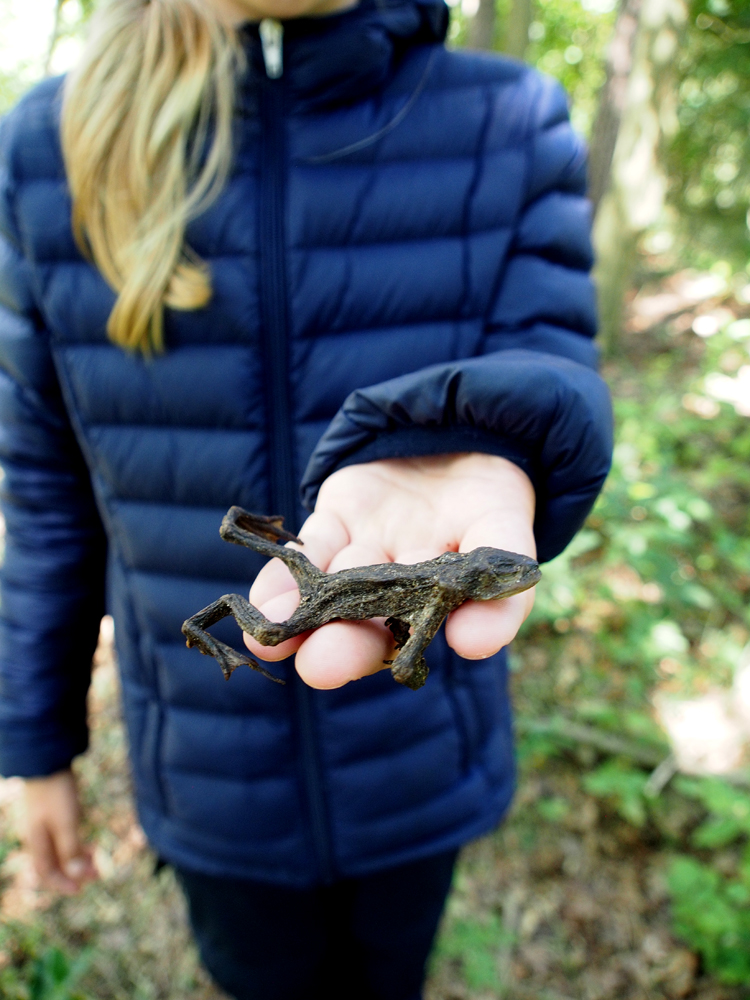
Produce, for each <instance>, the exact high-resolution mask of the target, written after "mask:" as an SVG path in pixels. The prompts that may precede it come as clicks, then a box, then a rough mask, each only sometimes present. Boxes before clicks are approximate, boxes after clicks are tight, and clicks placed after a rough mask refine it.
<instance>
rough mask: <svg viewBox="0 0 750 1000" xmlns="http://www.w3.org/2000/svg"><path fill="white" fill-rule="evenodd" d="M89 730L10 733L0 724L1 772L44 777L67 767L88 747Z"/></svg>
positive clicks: (26, 776) (29, 776)
mask: <svg viewBox="0 0 750 1000" xmlns="http://www.w3.org/2000/svg"><path fill="white" fill-rule="evenodd" d="M88 745H89V737H88V730H86V729H84V730H83V731H82V732H79V733H76V734H75V736H71V735H68V734H65V735H60V734H52V733H50V734H39V733H34V734H32V733H30V732H24V733H23V734H21V733H15V734H14V733H13V732H12V730H9V729H8V728H7V727H6V726H2V727H0V774H1V775H2V776H3V777H4V778H45V777H47V776H48V775H50V774H55V773H56V772H57V771H64V770H66V769H67V768H69V767H70V765H71V762H72V761H73V758H74V757H77V756H78V755H79V754H82V753H85V752H86V750H88Z"/></svg>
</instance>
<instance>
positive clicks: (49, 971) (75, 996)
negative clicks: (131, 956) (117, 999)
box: [0, 921, 93, 1000]
mask: <svg viewBox="0 0 750 1000" xmlns="http://www.w3.org/2000/svg"><path fill="white" fill-rule="evenodd" d="M90 961H91V954H90V951H89V950H88V949H86V948H84V949H83V950H82V951H80V952H79V953H78V954H77V956H76V957H75V958H71V957H70V956H69V955H68V954H67V953H66V952H65V951H64V950H63V949H62V948H60V947H59V946H58V945H57V944H51V943H50V942H49V941H48V940H45V935H44V934H43V933H42V931H41V929H40V928H39V927H35V926H34V925H30V924H27V923H20V922H18V921H5V922H3V923H2V924H1V925H0V996H2V998H3V1000H93V998H92V997H91V995H90V994H88V993H83V992H81V991H80V990H79V989H78V988H77V987H78V983H79V980H80V979H81V977H82V976H83V975H84V973H85V972H86V970H87V968H88V966H89V964H90Z"/></svg>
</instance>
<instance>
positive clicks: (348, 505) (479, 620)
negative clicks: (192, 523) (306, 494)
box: [245, 453, 536, 688]
mask: <svg viewBox="0 0 750 1000" xmlns="http://www.w3.org/2000/svg"><path fill="white" fill-rule="evenodd" d="M534 501H535V497H534V490H533V487H532V485H531V482H530V481H529V479H528V477H527V476H526V474H525V473H524V472H522V471H521V469H520V468H519V467H518V466H517V465H514V464H513V463H512V462H509V461H507V460H506V459H504V458H499V457H497V456H495V455H485V454H474V453H472V454H461V455H439V456H435V457H426V458H414V459H390V460H387V461H382V462H369V463H366V464H363V465H351V466H348V467H347V468H344V469H340V470H339V471H338V472H335V473H334V474H333V475H332V476H330V478H329V479H327V480H326V481H325V483H323V486H322V488H321V490H320V494H319V496H318V502H317V504H316V507H315V513H314V514H312V515H311V516H310V517H309V518H308V519H307V521H306V522H305V524H304V526H303V527H302V530H301V531H300V537H301V538H302V540H303V541H304V543H305V547H304V552H305V554H306V555H307V556H308V558H309V559H310V560H311V561H312V562H313V563H315V565H316V566H319V567H320V568H321V569H323V570H326V572H329V573H333V572H334V571H335V570H339V569H345V568H346V567H350V566H367V565H371V564H373V563H380V562H400V563H415V562H421V561H422V560H425V559H433V558H434V557H435V556H439V555H440V553H441V552H446V551H448V550H453V551H459V552H468V551H470V550H471V549H475V548H478V547H479V546H480V545H492V546H494V547H496V548H499V549H508V550H510V551H511V552H520V553H523V554H524V555H529V556H535V555H536V548H535V545H534V534H533V531H532V525H533V522H534ZM250 601H251V602H252V603H253V604H254V605H255V606H256V607H257V608H259V609H260V610H261V611H262V612H263V614H265V615H266V617H267V618H270V619H271V620H272V621H285V620H286V619H287V618H289V616H290V615H291V614H292V612H293V611H294V609H295V608H296V607H297V604H298V603H299V591H298V590H297V587H296V584H295V583H294V580H293V578H292V576H291V574H290V573H289V570H288V569H287V568H286V567H285V566H284V564H283V563H281V562H280V561H279V560H278V559H274V560H272V561H271V562H270V563H268V565H267V566H265V567H264V569H263V570H262V571H261V572H260V574H259V575H258V577H257V579H256V581H255V583H254V584H253V588H252V590H251V591H250ZM533 604H534V591H533V590H529V591H526V592H524V593H523V594H516V595H514V596H513V597H508V598H506V599H504V600H501V601H487V602H483V603H479V602H475V601H467V602H466V603H465V604H463V605H462V606H461V607H460V608H457V609H456V610H455V611H454V612H453V613H452V614H451V615H449V617H448V620H447V622H446V637H447V640H448V643H449V645H451V646H452V647H453V649H455V651H456V652H457V653H458V654H459V655H460V656H464V657H467V658H468V659H477V660H478V659H483V658H484V657H486V656H491V655H492V654H493V653H496V652H497V651H498V650H499V649H502V647H503V646H506V645H507V644H508V643H509V642H510V641H511V640H512V639H513V638H514V636H515V635H516V632H517V631H518V629H519V628H520V626H521V624H522V622H523V621H524V619H525V618H526V617H527V616H528V614H529V612H530V611H531V608H532V606H533ZM245 642H246V644H247V646H248V648H249V649H250V651H251V652H252V654H253V656H257V657H259V658H262V659H264V660H281V659H284V658H285V657H287V656H289V655H291V654H292V653H294V652H296V653H297V658H296V666H297V670H298V672H299V674H300V676H301V677H302V679H303V680H304V681H305V682H306V683H307V684H309V685H310V686H311V687H315V688H336V687H341V686H342V685H343V684H346V683H347V682H348V681H352V680H357V679H359V678H360V677H364V676H366V675H367V674H372V673H375V672H376V671H378V670H383V669H385V666H384V664H383V660H387V659H392V656H393V637H392V636H391V633H390V631H389V630H388V629H387V628H386V627H385V625H384V624H383V622H382V621H380V620H374V621H365V622H343V621H338V622H330V623H329V624H328V625H324V626H323V627H322V628H319V629H316V630H315V631H314V632H311V633H307V634H305V635H302V636H297V637H296V638H295V639H289V640H288V641H287V642H284V643H281V644H280V645H278V646H275V647H269V646H261V645H260V643H258V642H257V641H256V640H255V639H253V638H252V637H251V636H249V635H245Z"/></svg>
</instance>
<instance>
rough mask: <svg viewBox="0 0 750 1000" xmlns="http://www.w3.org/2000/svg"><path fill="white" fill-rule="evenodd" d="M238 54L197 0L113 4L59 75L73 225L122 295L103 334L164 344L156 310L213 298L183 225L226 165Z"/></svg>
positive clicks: (132, 344) (136, 347)
mask: <svg viewBox="0 0 750 1000" xmlns="http://www.w3.org/2000/svg"><path fill="white" fill-rule="evenodd" d="M240 58H241V56H240V52H239V48H238V46H237V44H236V39H235V36H234V34H233V32H232V29H231V28H230V27H228V26H227V25H225V24H224V23H223V22H221V21H220V20H219V19H218V18H217V16H216V15H215V14H213V12H212V11H211V9H210V7H209V5H208V3H204V2H203V0H109V3H107V4H106V5H105V7H104V8H103V10H102V11H101V12H100V13H99V14H98V15H97V16H96V18H95V20H94V23H93V25H92V34H91V38H90V40H89V42H88V45H87V47H86V49H85V51H84V54H83V58H82V60H81V62H80V64H79V65H78V67H77V68H76V69H75V70H74V71H73V72H72V73H71V75H70V76H69V78H68V80H67V82H66V86H65V94H64V103H63V115H62V146H63V154H64V157H65V165H66V171H67V176H68V183H69V185H70V190H71V195H72V199H73V215H72V224H73V233H74V235H75V238H76V242H77V243H78V245H79V247H80V248H81V250H82V252H83V253H84V254H85V255H86V256H87V257H88V258H89V259H90V260H92V261H93V263H94V264H95V265H96V266H97V268H98V269H99V271H100V272H101V273H102V275H103V276H104V278H105V279H106V281H107V282H108V283H109V284H110V285H111V286H112V288H113V289H114V290H115V291H116V292H117V293H118V297H117V301H116V302H115V306H114V308H113V310H112V313H111V315H110V317H109V321H108V323H107V334H108V336H109V338H110V340H112V341H114V343H116V344H118V345H119V346H121V347H124V348H126V349H128V350H131V351H140V352H142V353H143V354H145V355H148V354H151V353H152V352H155V351H156V352H158V351H160V350H162V349H163V344H164V335H163V327H164V307H165V306H168V307H170V308H172V309H186V310H190V309H200V308H201V307H202V306H205V305H206V304H207V303H208V302H209V300H210V298H211V294H212V288H211V275H210V273H209V270H208V268H207V266H206V265H205V263H204V262H203V261H202V260H200V258H199V257H198V256H197V254H196V253H194V251H192V250H191V249H190V247H188V246H187V245H186V244H185V229H186V226H187V223H188V221H189V220H190V219H191V218H194V217H195V216H196V215H198V214H199V213H200V212H201V211H203V209H205V208H206V206H207V205H208V204H209V202H210V201H211V200H212V199H213V198H215V197H216V195H217V194H218V193H219V191H220V190H221V188H222V186H223V185H224V183H225V181H226V178H227V175H228V173H229V168H230V163H231V139H232V113H233V108H234V90H235V79H236V73H237V69H238V66H239V62H240Z"/></svg>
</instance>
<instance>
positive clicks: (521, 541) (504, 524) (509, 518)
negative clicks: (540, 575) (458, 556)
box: [459, 511, 536, 559]
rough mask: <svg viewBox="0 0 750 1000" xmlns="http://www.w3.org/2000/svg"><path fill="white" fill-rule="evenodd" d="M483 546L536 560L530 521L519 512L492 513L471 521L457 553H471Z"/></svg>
mask: <svg viewBox="0 0 750 1000" xmlns="http://www.w3.org/2000/svg"><path fill="white" fill-rule="evenodd" d="M483 545H489V546H492V548H495V549H505V550H506V551H507V552H519V553H521V554H522V555H525V556H531V557H532V558H534V559H535V558H536V542H535V540H534V531H533V527H532V524H531V521H530V520H529V518H528V517H526V516H525V515H523V513H521V512H519V514H518V515H517V516H514V514H513V513H512V512H504V513H503V514H502V516H500V515H499V514H498V513H497V512H495V511H493V512H492V513H490V514H486V515H485V516H484V517H481V518H478V519H477V520H476V521H473V522H472V523H471V524H470V525H468V527H467V528H466V530H465V531H464V533H463V535H462V536H461V540H460V543H459V552H471V550H472V549H478V548H480V547H481V546H483Z"/></svg>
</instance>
